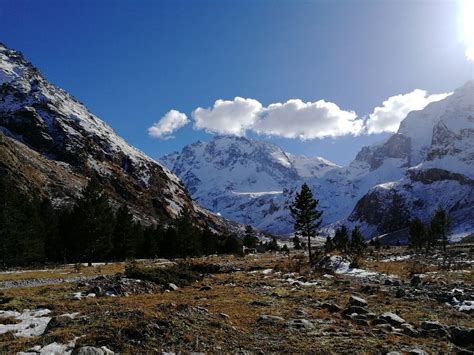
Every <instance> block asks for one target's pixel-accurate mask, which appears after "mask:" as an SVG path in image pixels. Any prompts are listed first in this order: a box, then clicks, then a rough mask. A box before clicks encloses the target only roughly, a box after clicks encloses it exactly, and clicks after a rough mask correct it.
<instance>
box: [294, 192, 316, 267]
mask: <svg viewBox="0 0 474 355" xmlns="http://www.w3.org/2000/svg"><path fill="white" fill-rule="evenodd" d="M318 203H319V201H318V200H316V199H314V198H313V193H312V192H311V189H310V188H309V186H308V185H307V184H306V183H304V184H303V185H302V186H301V191H300V192H299V193H296V197H295V200H294V201H293V203H292V204H291V205H290V212H291V215H292V217H293V219H294V221H295V223H294V229H295V235H296V236H301V237H303V238H307V240H308V253H309V261H310V263H311V264H312V263H313V254H312V250H311V238H313V237H315V236H316V233H317V230H318V228H319V227H320V226H321V223H322V218H321V217H322V215H323V212H322V211H318V209H317V207H318Z"/></svg>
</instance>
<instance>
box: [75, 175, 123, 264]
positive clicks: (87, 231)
mask: <svg viewBox="0 0 474 355" xmlns="http://www.w3.org/2000/svg"><path fill="white" fill-rule="evenodd" d="M70 220H71V222H72V224H71V226H70V227H71V229H72V230H71V234H72V235H73V236H74V238H75V239H76V240H77V244H78V245H77V244H76V245H77V246H78V249H79V251H80V252H79V253H80V260H81V261H85V262H87V263H88V265H89V266H91V265H92V262H93V261H101V260H107V259H108V258H109V257H110V252H111V249H112V233H113V231H114V227H115V215H114V213H113V211H112V208H111V207H110V205H109V202H108V199H107V196H106V194H105V193H104V191H103V190H102V187H101V185H100V183H99V182H98V181H97V180H96V179H91V181H89V183H88V184H87V186H86V187H85V188H84V190H83V192H82V197H81V198H80V199H79V200H78V201H77V203H76V206H75V207H74V209H73V211H72V214H71V218H70Z"/></svg>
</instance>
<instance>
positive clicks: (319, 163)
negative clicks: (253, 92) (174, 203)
mask: <svg viewBox="0 0 474 355" xmlns="http://www.w3.org/2000/svg"><path fill="white" fill-rule="evenodd" d="M473 129H474V81H470V82H468V83H467V84H465V85H464V86H463V87H461V88H459V89H458V90H456V91H455V92H454V93H453V94H452V95H450V96H448V97H447V98H445V99H443V100H441V101H438V102H434V103H431V104H430V105H428V106H427V107H426V108H425V109H423V110H421V111H413V112H411V113H410V114H408V116H407V117H406V118H405V120H404V121H403V122H402V123H401V125H400V128H399V130H398V132H397V133H395V134H393V135H392V136H391V137H389V138H388V139H386V140H384V141H383V142H380V143H377V144H374V145H371V146H368V147H365V148H363V149H362V150H361V151H360V152H359V153H358V154H357V156H356V158H355V159H354V161H352V162H351V163H350V164H349V165H347V166H344V167H339V166H337V165H335V164H333V163H330V162H328V161H327V160H324V159H323V158H301V157H294V156H292V155H290V154H288V153H285V152H283V151H282V150H281V149H280V148H278V147H276V146H275V145H272V144H268V143H263V142H256V141H252V140H248V139H246V138H232V137H218V138H216V139H215V140H213V141H211V142H198V143H195V144H193V145H190V146H187V147H185V148H184V149H183V151H182V152H181V153H173V154H171V155H168V156H165V157H163V158H162V159H161V161H162V162H163V163H164V164H165V165H166V166H168V167H169V168H170V169H171V170H173V171H174V172H175V173H176V174H177V175H179V176H180V177H181V178H182V179H183V182H184V183H185V184H186V185H187V186H188V187H189V188H190V192H191V194H192V196H193V197H194V198H196V199H197V200H198V201H199V202H200V203H201V204H203V205H204V206H205V207H207V208H209V209H211V210H212V211H215V212H219V213H221V214H222V215H223V216H225V217H227V218H230V219H233V220H235V221H238V222H240V223H245V224H247V223H248V224H252V225H254V226H255V227H257V228H261V229H263V230H267V231H269V232H273V233H277V234H288V233H291V232H292V221H291V218H290V216H289V214H288V208H287V207H288V204H289V203H290V201H291V200H292V199H293V197H294V194H295V192H296V191H298V189H299V187H300V186H301V184H302V182H307V183H308V184H309V185H310V187H311V189H312V190H313V193H314V194H315V195H316V197H317V198H318V199H319V200H320V207H321V208H322V209H323V210H324V215H323V223H324V225H326V226H327V228H326V230H327V231H331V229H332V228H333V227H334V226H336V225H338V224H340V223H346V224H349V225H355V224H359V225H361V226H362V227H363V230H364V231H365V233H366V236H367V237H371V236H374V235H378V234H382V233H386V232H390V231H394V230H398V229H402V228H404V227H405V226H406V221H407V220H408V219H409V217H410V216H418V217H420V218H422V219H424V220H428V219H429V217H430V216H431V214H432V213H433V212H434V210H435V209H436V208H437V207H438V206H442V207H444V208H446V209H447V210H448V211H449V213H450V215H451V218H452V223H453V224H452V225H453V233H454V234H455V235H458V236H460V235H463V234H466V233H467V232H468V231H472V230H474V222H473V221H474V218H473V217H474V207H473V206H474V195H473V194H474V189H473V185H472V179H473V178H474V139H473V138H474V131H473Z"/></svg>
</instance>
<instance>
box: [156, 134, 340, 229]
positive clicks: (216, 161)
mask: <svg viewBox="0 0 474 355" xmlns="http://www.w3.org/2000/svg"><path fill="white" fill-rule="evenodd" d="M159 160H160V161H161V162H162V163H163V164H164V165H166V166H167V167H169V168H170V169H171V170H173V171H174V172H175V173H176V174H177V175H178V176H179V177H180V178H181V179H182V180H183V182H184V183H185V185H186V186H187V187H188V189H189V191H190V193H191V195H192V197H193V198H194V199H195V200H196V201H197V202H199V203H200V204H201V205H202V206H204V207H206V208H208V209H210V210H212V211H214V212H216V213H220V214H221V215H222V216H224V217H226V218H229V219H232V220H235V221H238V222H239V223H244V224H251V225H254V226H255V227H257V228H259V229H263V230H267V231H271V232H274V233H285V232H286V231H287V228H288V220H287V219H288V215H287V210H286V208H284V206H285V204H286V202H287V201H288V199H289V197H290V195H291V189H292V188H294V186H296V185H298V184H299V183H300V182H301V181H302V180H303V179H306V178H311V177H320V176H322V175H324V174H325V173H326V172H328V171H330V170H332V169H335V168H337V167H338V166H337V165H335V164H334V163H331V162H329V161H327V160H325V159H323V158H318V157H316V158H306V157H301V156H294V155H291V154H288V153H285V152H284V151H283V150H282V149H281V148H279V147H278V146H276V145H274V144H270V143H265V142H260V141H255V140H251V139H247V138H243V137H231V136H224V137H216V138H215V139H213V140H211V141H210V142H202V141H199V142H196V143H194V144H191V145H188V146H186V147H184V148H183V150H182V151H181V152H180V153H172V154H169V155H167V156H164V157H162V158H160V159H159Z"/></svg>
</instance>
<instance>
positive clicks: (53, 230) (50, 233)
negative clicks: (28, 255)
mask: <svg viewBox="0 0 474 355" xmlns="http://www.w3.org/2000/svg"><path fill="white" fill-rule="evenodd" d="M39 216H40V219H41V223H42V224H43V233H44V249H45V256H46V259H47V260H48V261H61V259H62V253H61V250H62V244H61V238H60V236H59V216H58V213H57V211H56V210H55V209H54V208H53V206H52V205H51V202H50V201H49V200H48V199H44V200H43V201H42V202H41V203H40V205H39Z"/></svg>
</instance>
